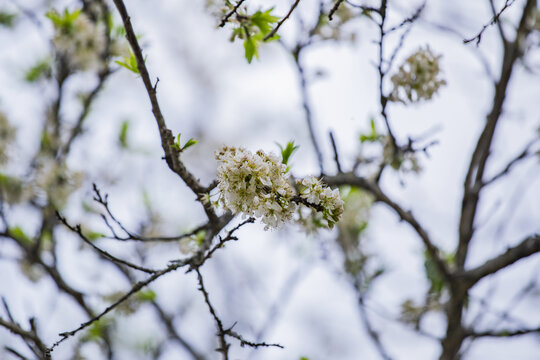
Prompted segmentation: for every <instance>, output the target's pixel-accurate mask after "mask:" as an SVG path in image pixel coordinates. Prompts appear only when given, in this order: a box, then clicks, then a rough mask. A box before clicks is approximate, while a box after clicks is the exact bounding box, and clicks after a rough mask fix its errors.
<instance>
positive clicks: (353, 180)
mask: <svg viewBox="0 0 540 360" xmlns="http://www.w3.org/2000/svg"><path fill="white" fill-rule="evenodd" d="M323 180H324V181H325V182H326V183H327V184H328V185H331V186H341V185H351V186H356V187H359V188H361V189H363V190H366V191H368V192H369V193H371V194H372V195H373V196H374V197H375V201H378V202H382V203H384V204H386V205H387V206H389V207H390V208H391V209H392V210H394V212H395V213H396V214H397V215H398V216H399V217H400V219H401V220H403V221H405V222H407V223H408V224H409V225H411V226H412V228H413V229H414V231H415V232H416V233H417V234H418V236H419V237H420V239H421V240H422V242H423V243H424V246H425V247H426V249H427V251H428V252H429V254H430V256H432V258H433V261H434V262H435V264H436V266H437V269H438V270H439V271H440V272H441V274H442V275H443V276H444V278H445V279H446V280H447V281H451V280H452V276H451V272H450V269H449V268H448V264H447V263H446V262H445V261H444V260H443V259H442V257H441V255H440V252H439V248H438V247H437V246H436V245H435V244H434V243H433V242H432V241H431V238H430V237H429V235H428V233H427V231H426V230H425V229H424V228H423V227H422V225H421V224H420V223H419V222H418V221H417V220H416V218H415V217H414V216H413V214H412V212H411V211H406V210H404V209H403V208H402V207H401V206H400V205H398V204H397V203H396V202H394V201H393V200H391V199H390V198H389V197H388V196H387V195H386V194H385V193H384V192H383V191H382V189H381V188H380V187H379V185H378V184H374V183H371V182H369V181H368V180H366V179H364V178H362V177H358V176H356V175H354V174H352V173H345V174H339V175H336V176H325V177H324V178H323Z"/></svg>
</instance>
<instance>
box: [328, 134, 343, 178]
mask: <svg viewBox="0 0 540 360" xmlns="http://www.w3.org/2000/svg"><path fill="white" fill-rule="evenodd" d="M328 135H329V136H330V143H331V144H332V150H334V161H335V162H336V166H337V170H338V173H340V174H341V173H342V172H343V170H342V169H341V162H340V161H339V152H338V150H337V145H336V139H335V138H334V132H332V131H330V132H329V133H328Z"/></svg>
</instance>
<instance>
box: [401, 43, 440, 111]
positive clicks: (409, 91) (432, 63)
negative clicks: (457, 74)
mask: <svg viewBox="0 0 540 360" xmlns="http://www.w3.org/2000/svg"><path fill="white" fill-rule="evenodd" d="M440 58H441V56H440V55H439V56H435V55H434V54H433V53H432V52H431V49H430V48H429V47H426V48H425V49H422V48H420V49H418V51H416V52H415V53H414V54H412V55H411V56H409V57H408V58H407V59H406V60H405V63H404V64H403V65H401V67H400V68H399V71H398V73H397V74H395V75H393V76H392V78H391V80H392V83H393V85H394V89H393V91H392V94H391V95H390V101H399V102H402V103H407V102H409V103H413V102H419V101H421V100H429V99H431V97H432V96H433V95H434V94H435V93H436V92H437V90H439V88H440V87H441V86H442V85H446V81H444V80H443V79H440V78H439V72H440V67H439V59H440Z"/></svg>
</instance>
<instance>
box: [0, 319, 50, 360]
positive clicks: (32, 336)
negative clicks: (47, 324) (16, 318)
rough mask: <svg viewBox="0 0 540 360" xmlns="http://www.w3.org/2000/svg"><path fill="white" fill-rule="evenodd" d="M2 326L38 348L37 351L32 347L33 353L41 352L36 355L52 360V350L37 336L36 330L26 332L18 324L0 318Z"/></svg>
mask: <svg viewBox="0 0 540 360" xmlns="http://www.w3.org/2000/svg"><path fill="white" fill-rule="evenodd" d="M0 326H2V327H4V328H6V329H8V330H9V331H10V332H12V333H13V334H15V335H18V336H20V337H21V338H22V339H23V340H24V341H25V342H27V341H30V342H31V343H32V344H33V345H34V346H35V347H36V349H34V348H33V347H31V349H32V351H34V352H35V351H36V350H39V353H37V354H36V355H39V356H40V357H41V358H42V359H46V360H50V359H51V354H50V350H49V349H48V348H47V346H46V345H45V344H44V343H43V341H42V340H41V339H40V338H39V337H38V336H37V334H36V332H35V331H34V329H32V330H24V329H23V328H21V327H20V325H19V324H17V323H16V322H13V321H6V320H4V319H3V318H2V317H0Z"/></svg>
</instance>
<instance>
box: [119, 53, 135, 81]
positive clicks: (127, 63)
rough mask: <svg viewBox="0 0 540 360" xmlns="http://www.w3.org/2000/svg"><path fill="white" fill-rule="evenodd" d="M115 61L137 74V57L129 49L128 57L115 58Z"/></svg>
mask: <svg viewBox="0 0 540 360" xmlns="http://www.w3.org/2000/svg"><path fill="white" fill-rule="evenodd" d="M115 63H117V64H118V65H120V66H123V67H125V68H126V69H128V70H129V71H131V72H133V73H135V74H137V75H138V74H139V66H138V65H137V58H136V57H135V55H134V54H133V53H132V52H131V50H130V51H129V57H127V56H124V61H119V60H116V61H115Z"/></svg>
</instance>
